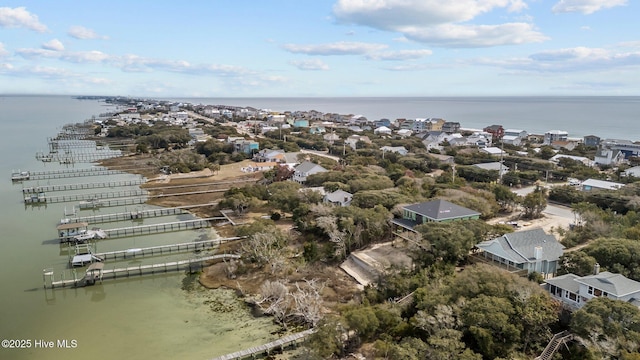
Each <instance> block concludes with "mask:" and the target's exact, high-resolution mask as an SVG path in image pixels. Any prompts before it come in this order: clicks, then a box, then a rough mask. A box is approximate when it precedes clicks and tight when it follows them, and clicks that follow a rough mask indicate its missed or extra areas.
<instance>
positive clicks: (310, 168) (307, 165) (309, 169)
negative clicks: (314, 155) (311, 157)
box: [292, 161, 329, 184]
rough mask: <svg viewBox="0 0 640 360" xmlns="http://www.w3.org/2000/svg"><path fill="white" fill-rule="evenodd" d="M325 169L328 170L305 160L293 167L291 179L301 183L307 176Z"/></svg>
mask: <svg viewBox="0 0 640 360" xmlns="http://www.w3.org/2000/svg"><path fill="white" fill-rule="evenodd" d="M326 171H329V170H327V169H325V168H323V167H322V166H320V165H318V164H314V163H312V162H311V161H305V162H303V163H302V164H300V165H298V166H296V167H295V168H294V173H293V178H292V180H293V181H295V182H298V183H301V184H302V183H304V182H305V181H307V177H308V176H310V175H313V174H317V173H321V172H326Z"/></svg>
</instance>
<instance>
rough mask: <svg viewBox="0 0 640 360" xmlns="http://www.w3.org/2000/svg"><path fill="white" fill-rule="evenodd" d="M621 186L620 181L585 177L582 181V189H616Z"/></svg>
mask: <svg viewBox="0 0 640 360" xmlns="http://www.w3.org/2000/svg"><path fill="white" fill-rule="evenodd" d="M623 186H624V184H621V183H616V182H611V181H604V180H597V179H587V180H585V181H583V182H582V188H583V189H587V188H598V189H606V190H618V189H620V188H621V187H623Z"/></svg>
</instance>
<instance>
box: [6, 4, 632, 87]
mask: <svg viewBox="0 0 640 360" xmlns="http://www.w3.org/2000/svg"><path fill="white" fill-rule="evenodd" d="M634 14H635V15H634ZM637 14H640V5H639V4H638V2H637V1H631V0H455V1H453V0H331V1H329V0H313V1H301V0H260V1H258V0H218V1H213V0H210V1H163V0H157V1H153V2H148V1H130V0H129V1H119V0H113V1H102V2H95V1H86V0H83V1H75V0H60V1H44V0H41V1H11V0H8V1H3V3H2V4H0V93H3V94H31V93H34V94H74V95H75V94H87V95H124V96H148V97H291V96H301V97H306V96H329V97H331V96H493V95H640V28H639V27H640V22H638V21H637Z"/></svg>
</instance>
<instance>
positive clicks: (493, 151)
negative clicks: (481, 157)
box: [480, 146, 507, 156]
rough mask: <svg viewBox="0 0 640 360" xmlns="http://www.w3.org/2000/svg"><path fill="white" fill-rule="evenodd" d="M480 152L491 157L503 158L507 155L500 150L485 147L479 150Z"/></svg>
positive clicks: (493, 147)
mask: <svg viewBox="0 0 640 360" xmlns="http://www.w3.org/2000/svg"><path fill="white" fill-rule="evenodd" d="M480 151H482V152H486V153H487V154H490V155H493V156H504V155H507V153H506V152H504V151H503V150H502V149H500V148H498V147H495V146H492V147H485V148H481V149H480Z"/></svg>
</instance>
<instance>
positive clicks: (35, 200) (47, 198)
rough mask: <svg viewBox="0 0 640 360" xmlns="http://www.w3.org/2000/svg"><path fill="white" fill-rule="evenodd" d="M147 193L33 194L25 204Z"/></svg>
mask: <svg viewBox="0 0 640 360" xmlns="http://www.w3.org/2000/svg"><path fill="white" fill-rule="evenodd" d="M146 195H147V191H146V190H141V189H136V190H123V191H114V192H104V193H92V194H74V195H60V196H46V195H43V194H35V195H34V194H31V196H27V197H25V198H24V202H25V203H38V202H41V203H59V202H71V201H89V200H91V201H97V200H100V199H117V198H126V197H134V196H146Z"/></svg>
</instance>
